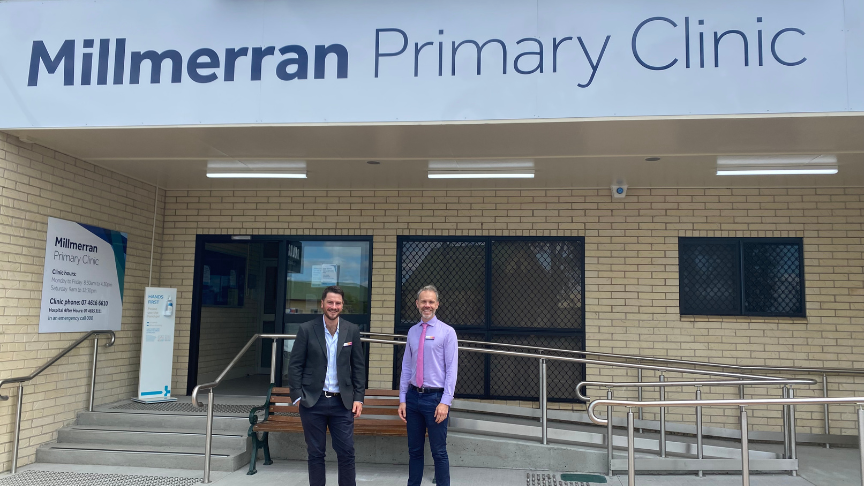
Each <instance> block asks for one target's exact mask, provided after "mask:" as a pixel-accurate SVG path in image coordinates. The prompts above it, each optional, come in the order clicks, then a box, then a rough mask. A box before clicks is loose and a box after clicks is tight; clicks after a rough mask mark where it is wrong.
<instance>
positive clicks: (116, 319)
mask: <svg viewBox="0 0 864 486" xmlns="http://www.w3.org/2000/svg"><path fill="white" fill-rule="evenodd" d="M127 241H128V238H127V235H126V233H121V232H119V231H112V230H108V229H105V228H99V227H97V226H90V225H87V224H81V223H75V222H72V221H66V220H62V219H57V218H48V235H47V238H46V241H45V269H44V272H43V276H42V309H41V312H40V313H39V332H40V333H48V332H81V331H95V330H97V329H110V330H113V331H119V330H120V322H121V318H122V316H123V281H124V276H125V274H126V245H127Z"/></svg>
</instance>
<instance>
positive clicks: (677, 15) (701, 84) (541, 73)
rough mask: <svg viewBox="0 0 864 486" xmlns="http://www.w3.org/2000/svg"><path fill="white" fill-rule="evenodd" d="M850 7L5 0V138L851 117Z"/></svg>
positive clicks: (862, 49) (831, 2) (758, 1)
mask: <svg viewBox="0 0 864 486" xmlns="http://www.w3.org/2000/svg"><path fill="white" fill-rule="evenodd" d="M862 20H864V4H862V2H860V1H853V0H731V1H723V2H717V1H700V0H696V1H693V0H689V1H685V0H665V1H645V0H620V1H605V2H601V1H596V0H595V1H578V0H533V1H529V0H500V1H496V2H471V1H462V0H460V1H447V0H444V1H439V2H405V1H389V0H386V1H385V0H370V1H364V2H356V1H347V0H333V1H325V2H307V1H285V2H269V1H265V0H248V1H243V2H224V1H216V0H187V1H183V2H170V1H160V0H147V1H145V0H130V1H124V2H116V1H110V0H96V1H88V2H83V1H78V0H65V1H62V2H25V1H8V2H2V3H0V45H2V46H3V48H2V49H0V105H2V106H4V110H3V112H2V113H0V128H29V127H64V126H140V125H197V124H215V125H218V124H256V123H284V124H291V123H327V122H335V123H353V122H411V121H462V120H487V119H534V118H575V117H601V116H602V117H606V116H662V115H693V114H695V115H714V114H744V113H749V114H757V113H796V112H844V111H847V112H848V111H860V110H861V108H862V106H864V89H862V88H864V41H862V39H864V37H862V36H864V32H862V30H861V29H862V28H861V25H862V23H864V22H862Z"/></svg>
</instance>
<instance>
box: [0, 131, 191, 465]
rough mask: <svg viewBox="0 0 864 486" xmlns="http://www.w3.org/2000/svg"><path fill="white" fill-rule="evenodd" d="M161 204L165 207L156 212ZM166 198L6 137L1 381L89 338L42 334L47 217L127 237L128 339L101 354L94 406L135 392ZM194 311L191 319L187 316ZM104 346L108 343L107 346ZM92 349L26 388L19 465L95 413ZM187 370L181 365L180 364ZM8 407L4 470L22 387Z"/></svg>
mask: <svg viewBox="0 0 864 486" xmlns="http://www.w3.org/2000/svg"><path fill="white" fill-rule="evenodd" d="M157 203H158V206H157ZM163 206H164V191H159V193H158V195H157V193H156V188H155V187H154V186H151V185H149V184H144V183H141V182H138V181H135V180H132V179H129V178H127V177H123V176H121V175H118V174H116V173H113V172H110V171H108V170H105V169H102V168H100V167H97V166H94V165H92V164H89V163H86V162H83V161H81V160H77V159H75V158H73V157H69V156H66V155H63V154H60V153H57V152H54V151H53V150H49V149H46V148H44V147H40V146H38V145H33V144H29V143H22V142H21V141H20V140H18V139H17V138H16V137H13V136H11V135H8V134H5V133H2V132H0V377H4V378H8V377H13V376H22V375H27V374H29V373H31V372H32V371H34V370H35V369H36V368H38V367H39V366H41V365H42V364H43V363H44V362H45V361H47V360H48V359H50V358H51V357H53V356H54V355H55V354H56V353H57V352H59V351H60V350H62V349H63V348H65V347H66V346H67V345H69V344H70V343H71V342H73V341H74V340H75V339H77V338H78V337H80V336H81V335H82V334H81V333H68V334H39V333H38V330H39V310H40V302H41V291H42V271H43V266H44V257H45V236H46V230H47V227H48V217H49V216H50V217H56V218H62V219H67V220H71V221H76V222H80V223H86V224H92V225H96V226H101V227H104V228H109V229H112V230H118V231H123V232H126V233H128V234H129V242H128V248H127V257H128V258H127V261H126V280H125V290H124V299H123V317H122V331H120V332H118V333H117V344H116V345H115V346H113V347H111V348H102V349H100V355H99V369H98V373H97V381H96V403H97V404H100V403H106V402H112V401H116V400H118V399H120V398H128V397H130V396H132V395H134V394H136V393H137V384H138V362H139V349H140V339H141V338H140V336H141V319H142V310H143V295H144V287H145V286H146V285H147V282H148V278H149V276H150V250H151V239H152V238H153V236H154V235H153V228H154V209H155V210H156V214H157V216H156V221H155V227H156V233H155V242H156V244H155V248H154V257H153V261H154V268H153V285H154V286H155V285H158V283H159V280H158V276H159V272H160V269H159V262H160V260H161V253H162V234H161V230H162V211H163V209H164V207H163ZM187 312H188V310H187ZM103 342H104V340H103ZM92 352H93V351H92V343H87V344H85V345H82V347H80V348H78V349H77V350H75V351H73V352H72V353H71V354H70V355H68V356H66V357H65V358H63V359H62V360H61V361H59V362H58V363H57V364H56V365H55V366H53V367H51V368H49V369H48V370H47V371H46V372H45V373H44V374H42V375H41V376H39V377H38V378H36V379H35V380H33V381H32V382H30V383H28V384H26V385H25V386H24V407H23V417H22V421H21V426H22V433H21V453H20V460H19V465H23V464H27V463H30V462H33V458H34V452H35V449H36V447H37V446H38V445H40V444H42V443H44V442H47V441H51V440H54V439H56V431H57V429H59V428H61V427H62V426H63V425H64V424H66V423H69V422H71V421H72V420H74V418H75V415H76V413H77V412H78V411H81V410H85V409H86V408H87V402H88V398H89V386H90V366H91V359H92ZM178 366H179V365H178ZM0 392H2V393H3V394H6V395H10V399H9V401H5V402H0V470H4V471H5V470H8V469H9V467H10V461H11V456H12V454H11V450H12V445H11V444H12V434H13V430H14V418H15V404H16V400H17V388H16V387H15V386H14V385H13V386H9V385H7V386H4V387H3V389H2V390H0Z"/></svg>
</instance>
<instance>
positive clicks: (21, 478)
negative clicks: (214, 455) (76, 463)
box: [0, 469, 201, 486]
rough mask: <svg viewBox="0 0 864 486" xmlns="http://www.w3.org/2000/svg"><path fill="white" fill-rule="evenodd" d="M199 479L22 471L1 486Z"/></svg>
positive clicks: (123, 485) (106, 485)
mask: <svg viewBox="0 0 864 486" xmlns="http://www.w3.org/2000/svg"><path fill="white" fill-rule="evenodd" d="M200 482H201V479H199V478H181V477H167V476H141V475H131V474H96V473H74V472H62V471H36V470H32V469H31V470H27V471H22V472H20V473H18V474H16V475H14V476H11V475H10V476H5V477H2V478H0V486H57V485H62V486H192V485H193V484H198V483H200Z"/></svg>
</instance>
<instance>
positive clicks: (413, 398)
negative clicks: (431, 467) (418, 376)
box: [405, 389, 450, 486]
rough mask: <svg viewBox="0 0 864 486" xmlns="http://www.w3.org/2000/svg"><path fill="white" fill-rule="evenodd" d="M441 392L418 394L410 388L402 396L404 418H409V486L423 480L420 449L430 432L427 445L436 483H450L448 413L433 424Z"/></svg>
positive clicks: (443, 484)
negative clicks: (444, 417) (430, 454)
mask: <svg viewBox="0 0 864 486" xmlns="http://www.w3.org/2000/svg"><path fill="white" fill-rule="evenodd" d="M441 395H442V393H441V392H438V393H419V392H418V391H417V390H414V389H409V390H408V394H407V395H406V396H405V408H406V414H405V419H406V420H407V421H408V486H420V483H421V482H422V481H423V466H424V464H423V458H424V457H423V456H424V454H423V448H424V445H425V444H426V434H427V433H428V434H429V448H430V449H431V450H432V460H433V461H434V462H435V484H436V485H437V486H450V460H449V459H448V457H447V424H448V423H449V422H450V417H449V416H448V417H447V418H446V419H444V421H443V422H441V423H440V424H436V423H435V408H436V407H437V406H438V404H439V403H441Z"/></svg>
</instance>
